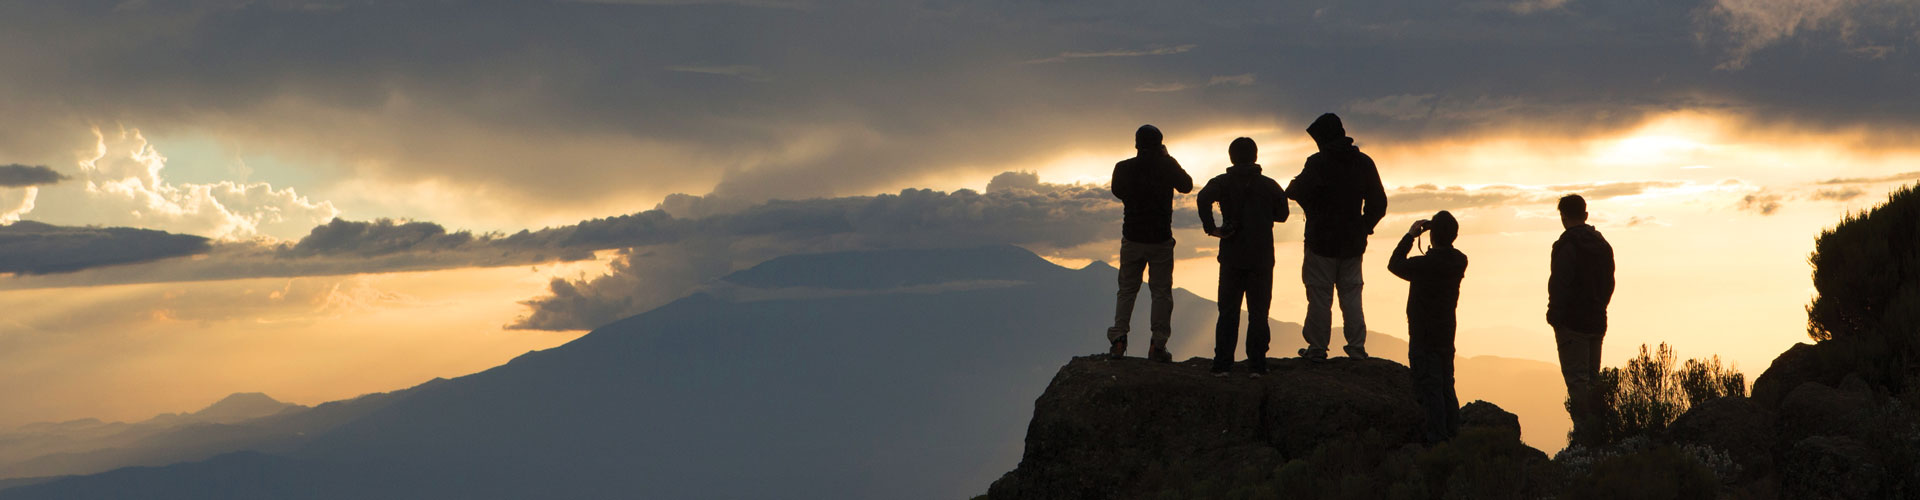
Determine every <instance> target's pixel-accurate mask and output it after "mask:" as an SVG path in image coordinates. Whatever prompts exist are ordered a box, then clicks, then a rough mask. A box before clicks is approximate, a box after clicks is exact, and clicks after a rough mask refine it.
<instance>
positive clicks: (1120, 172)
mask: <svg viewBox="0 0 1920 500" xmlns="http://www.w3.org/2000/svg"><path fill="white" fill-rule="evenodd" d="M1174 191H1179V192H1182V193H1186V192H1191V191H1193V177H1192V176H1189V175H1187V171H1186V169H1182V168H1180V162H1178V161H1174V159H1173V157H1172V156H1168V155H1167V152H1166V150H1165V149H1160V150H1158V151H1153V152H1148V151H1141V152H1140V155H1139V156H1135V157H1133V158H1128V159H1126V160H1123V161H1121V162H1120V163H1118V164H1115V165H1114V166H1113V196H1114V197H1115V198H1119V199H1120V203H1121V204H1122V205H1124V206H1125V207H1126V208H1125V210H1126V219H1125V222H1123V223H1121V225H1120V237H1122V238H1126V239H1127V240H1128V241H1133V242H1136V243H1161V242H1165V241H1168V240H1172V239H1173V192H1174Z"/></svg>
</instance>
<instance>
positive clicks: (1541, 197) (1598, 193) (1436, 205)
mask: <svg viewBox="0 0 1920 500" xmlns="http://www.w3.org/2000/svg"><path fill="white" fill-rule="evenodd" d="M1691 185H1693V184H1692V183H1690V182H1686V181H1616V182H1597V183H1584V184H1561V185H1550V186H1521V185H1491V186H1480V187H1472V188H1469V187H1464V186H1436V185H1433V184H1420V185H1415V186H1403V187H1398V188H1394V189H1392V190H1390V191H1388V192H1387V202H1388V203H1387V210H1389V211H1391V212H1395V213H1407V212H1414V213H1424V212H1435V211H1439V210H1462V209H1467V208H1479V207H1494V206H1517V205H1534V204H1551V203H1555V202H1557V201H1558V200H1559V199H1560V197H1561V196H1565V195H1568V194H1579V195H1580V196H1582V197H1584V198H1586V199H1587V200H1588V201H1599V200H1604V199H1608V198H1617V197H1621V196H1634V195H1639V194H1644V193H1647V192H1648V191H1649V190H1654V189H1673V188H1680V187H1686V186H1691Z"/></svg>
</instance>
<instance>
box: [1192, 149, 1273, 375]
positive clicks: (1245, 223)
mask: <svg viewBox="0 0 1920 500" xmlns="http://www.w3.org/2000/svg"><path fill="white" fill-rule="evenodd" d="M1258 157H1259V146H1258V145H1256V144H1254V143H1253V139H1249V138H1246V137H1241V138H1238V139H1234V140H1233V143H1232V144H1230V145H1228V146H1227V158H1228V159H1229V160H1232V161H1233V166H1230V167H1227V173H1224V174H1220V175H1218V176H1215V177H1214V178H1213V179H1212V180H1209V181H1207V186H1206V187H1204V188H1200V195H1199V196H1198V198H1199V200H1198V201H1199V205H1200V227H1201V229H1204V230H1205V231H1206V232H1207V235H1208V236H1213V237H1216V238H1220V256H1219V260H1220V296H1219V297H1218V299H1219V305H1220V319H1219V321H1218V322H1216V323H1215V324H1214V329H1213V369H1212V372H1213V375H1214V376H1217V377H1224V376H1226V375H1227V372H1228V371H1229V370H1231V369H1232V367H1233V350H1234V344H1235V343H1236V342H1235V340H1236V338H1237V336H1238V333H1239V331H1240V300H1241V297H1245V298H1246V304H1247V371H1248V373H1249V376H1252V377H1254V378H1259V377H1260V376H1261V375H1264V374H1266V373H1267V342H1268V340H1269V339H1270V338H1271V332H1270V331H1269V329H1268V327H1267V307H1268V305H1270V304H1271V303H1272V302H1273V224H1274V223H1277V222H1286V221H1287V192H1286V191H1285V190H1283V189H1281V188H1280V183H1278V182H1274V181H1273V179H1272V178H1269V177H1267V176H1266V175H1263V174H1261V173H1260V164H1258V163H1254V160H1256V159H1257V158H1258ZM1215 203H1218V204H1220V218H1221V219H1222V221H1223V222H1222V223H1221V224H1219V225H1215V224H1214V220H1213V205H1214V204H1215Z"/></svg>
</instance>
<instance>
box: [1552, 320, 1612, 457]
mask: <svg viewBox="0 0 1920 500" xmlns="http://www.w3.org/2000/svg"><path fill="white" fill-rule="evenodd" d="M1553 338H1554V342H1555V343H1557V344H1559V347H1560V375H1561V376H1562V377H1565V378H1566V380H1567V414H1568V416H1570V417H1573V434H1574V436H1575V438H1576V440H1586V439H1591V432H1592V431H1594V430H1596V429H1591V428H1590V427H1592V426H1593V425H1596V424H1597V422H1595V419H1597V418H1598V417H1599V416H1600V409H1601V408H1600V407H1601V406H1602V405H1605V404H1606V403H1605V402H1603V399H1602V397H1601V395H1600V394H1598V393H1596V392H1594V390H1593V381H1594V379H1595V378H1597V377H1599V376H1600V343H1601V340H1603V339H1604V338H1605V334H1595V333H1587V332H1579V331H1574V330H1569V329H1566V328H1560V327H1554V329H1553ZM1579 444H1585V443H1579Z"/></svg>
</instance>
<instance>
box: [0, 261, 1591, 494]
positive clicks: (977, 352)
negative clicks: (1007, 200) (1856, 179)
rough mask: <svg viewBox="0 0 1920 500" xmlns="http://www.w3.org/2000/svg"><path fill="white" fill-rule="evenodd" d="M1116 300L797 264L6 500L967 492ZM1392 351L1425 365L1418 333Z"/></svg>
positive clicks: (1202, 326) (989, 273)
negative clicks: (329, 416) (213, 445)
mask: <svg viewBox="0 0 1920 500" xmlns="http://www.w3.org/2000/svg"><path fill="white" fill-rule="evenodd" d="M1113 288H1114V275H1113V271H1112V269H1111V268H1109V267H1106V266H1104V265H1096V266H1091V267H1090V268H1088V269H1084V270H1071V269H1066V268H1062V267H1059V266H1055V265H1053V264H1051V263H1048V262H1046V261H1045V260H1043V259H1040V258H1039V257H1037V256H1034V255H1033V254H1031V253H1029V252H1027V251H1026V250H1023V249H1020V248H1017V247H1010V246H997V247H984V248H974V249H962V250H895V251H879V252H860V253H840V254H825V255H807V256H790V257H783V258H778V259H774V260H772V261H768V262H766V263H763V264H761V265H759V266H756V267H754V268H752V269H748V270H743V271H740V272H738V273H735V274H734V275H732V276H729V277H728V278H725V279H724V280H722V282H720V283H716V284H714V286H712V287H711V288H710V289H709V290H708V291H706V292H703V293H700V294H696V295H693V296H690V297H687V298H685V299H682V300H679V301H676V302H673V303H671V304H668V305H666V306H663V307H660V308H658V309H655V310H653V311H650V312H647V313H644V314H641V315H638V316H634V317H631V318H627V319H624V320H621V321H618V322H615V323H612V324H609V325H606V326H603V327H601V328H599V329H596V330H594V331H593V332H591V333H589V334H587V335H585V336H583V337H581V338H580V339H578V340H575V341H573V342H570V343H568V344H566V345H564V346H560V347H557V348H553V349H549V350H545V351H537V352H531V353H528V354H526V355H523V356H521V357H519V358H516V359H514V360H513V361H511V362H509V363H507V364H505V365H502V366H499V367H496V368H493V369H490V370H487V371H484V372H481V373H477V374H473V375H469V376H465V377H460V378H457V379H453V380H448V381H441V382H438V383H430V384H427V385H423V386H421V387H416V388H414V389H410V390H408V391H406V392H404V393H395V394H394V395H393V396H391V397H389V398H387V400H383V401H381V404H379V405H365V406H366V409H365V412H364V414H359V415H343V416H341V417H342V418H341V420H338V421H337V425H335V426H330V427H331V430H329V431H326V432H324V433H321V434H320V435H318V436H316V437H313V438H312V439H310V440H306V441H304V442H301V443H300V444H298V445H297V446H294V447H291V448H290V449H287V450H284V451H282V450H268V451H272V452H274V453H271V454H267V453H240V454H232V455H225V456H221V457H217V458H214V459H212V460H209V461H205V462H197V463H187V464H177V465H171V466H166V467H158V468H131V469H122V470H117V471H113V472H109V473H105V474H99V475H94V476H87V477H79V478H70V479H64V480H58V481H53V482H49V483H44V484H37V485H29V486H21V487H17V488H13V489H7V490H0V498H6V499H13V498H263V497H272V498H886V499H891V498H966V497H970V496H973V495H976V494H979V493H981V491H980V489H981V488H982V485H985V484H988V483H990V482H991V481H992V480H993V479H994V478H996V477H999V475H1000V474H1001V473H1003V472H1005V471H1006V470H1009V469H1011V468H1012V467H1013V466H1014V464H1015V463H1016V462H1018V461H1019V458H1020V454H1021V449H1022V444H1021V439H1022V436H1023V435H1024V433H1025V430H1026V424H1027V421H1028V419H1029V417H1030V415H1031V412H1032V410H1033V401H1034V399H1035V398H1036V397H1037V396H1039V394H1040V392H1041V391H1042V390H1043V389H1044V388H1045V387H1046V385H1047V380H1048V379H1049V378H1050V377H1052V376H1053V374H1054V373H1055V372H1056V371H1057V370H1058V368H1059V367H1060V365H1061V364H1063V363H1065V362H1066V361H1067V360H1068V359H1069V358H1070V357H1072V356H1074V355H1085V354H1089V353H1093V352H1099V351H1101V350H1103V349H1104V348H1105V340H1104V337H1103V335H1102V334H1103V332H1104V330H1105V328H1106V326H1107V324H1108V323H1109V322H1110V321H1111V316H1112V307H1113ZM1143 293H1144V291H1143ZM1179 295H1180V297H1179V301H1178V303H1177V305H1176V310H1175V320H1176V324H1175V330H1176V333H1175V335H1176V337H1179V338H1184V339H1186V341H1184V342H1177V343H1176V346H1177V347H1181V348H1180V349H1176V352H1175V354H1176V357H1179V358H1185V357H1188V356H1198V355H1204V354H1205V353H1202V352H1197V351H1199V350H1200V349H1201V348H1200V347H1197V346H1202V345H1204V346H1210V345H1211V341H1210V340H1205V341H1198V339H1202V338H1204V339H1210V338H1211V328H1212V322H1213V319H1214V313H1213V304H1212V303H1211V302H1208V301H1205V300H1204V299H1200V298H1199V297H1197V296H1194V295H1192V294H1190V293H1186V292H1185V291H1180V292H1179ZM1283 297H1284V295H1283ZM1142 302H1145V297H1142ZM1146 311H1147V307H1145V304H1144V303H1143V304H1142V307H1139V308H1138V309H1137V311H1136V312H1137V313H1138V316H1139V318H1138V319H1136V320H1135V324H1136V325H1139V326H1140V327H1141V331H1139V332H1137V335H1139V336H1140V337H1142V340H1141V341H1140V342H1137V344H1142V345H1140V346H1137V347H1136V348H1135V351H1136V352H1135V353H1133V354H1134V355H1138V354H1139V353H1140V352H1144V344H1145V342H1144V337H1145V336H1146V332H1145V331H1144V330H1145V329H1144V326H1145V325H1146V324H1147V321H1146V318H1145V315H1146ZM1373 312H1374V315H1375V318H1378V319H1376V320H1375V321H1395V320H1401V318H1402V316H1401V315H1400V313H1399V308H1398V307H1391V308H1381V307H1376V309H1375V310H1374V311H1373ZM1297 331H1298V326H1297V325H1292V324H1283V323H1275V331H1274V334H1275V335H1274V337H1275V345H1274V348H1273V350H1272V352H1271V354H1272V355H1274V356H1287V355H1291V354H1292V352H1293V350H1294V349H1297V348H1298V347H1299V345H1300V344H1299V336H1298V334H1297ZM1369 342H1370V345H1369V349H1370V350H1371V351H1373V352H1374V353H1375V354H1376V355H1380V356H1383V357H1388V358H1391V359H1404V355H1405V349H1406V347H1405V343H1404V342H1403V341H1401V340H1400V339H1395V338H1392V337H1387V336H1383V335H1375V336H1374V337H1373V338H1372V339H1371V340H1369ZM1460 371H1461V375H1460V378H1461V381H1462V384H1463V390H1462V394H1461V396H1462V400H1471V399H1474V398H1484V399H1493V398H1488V397H1485V396H1476V395H1474V394H1475V392H1474V389H1473V388H1470V387H1464V386H1465V385H1467V384H1470V383H1492V384H1497V385H1501V386H1503V391H1506V392H1514V391H1527V390H1529V389H1528V388H1532V389H1531V390H1534V391H1547V392H1550V393H1551V395H1550V396H1545V397H1546V398H1549V399H1547V400H1546V401H1544V402H1543V403H1544V404H1545V405H1550V406H1551V407H1552V408H1554V409H1555V410H1556V411H1557V409H1558V405H1559V398H1560V397H1562V395H1561V394H1560V393H1558V392H1553V391H1557V390H1558V389H1557V388H1556V386H1557V384H1558V383H1559V382H1558V378H1557V372H1556V371H1555V369H1554V367H1553V365H1550V364H1546V363H1539V362H1532V361H1520V360H1490V359H1482V358H1474V359H1470V360H1465V361H1462V362H1461V365H1460ZM1482 373H1484V375H1480V374H1482ZM1516 374H1518V375H1516ZM1476 380H1484V381H1485V382H1474V381H1476ZM1534 397H1535V398H1539V397H1541V396H1534ZM1495 401H1496V402H1497V403H1500V404H1502V405H1507V407H1508V408H1510V409H1514V410H1515V411H1516V412H1517V413H1522V415H1523V419H1526V418H1527V417H1526V415H1525V413H1524V412H1526V411H1527V408H1524V407H1517V406H1523V405H1515V404H1513V403H1509V402H1507V401H1502V400H1495ZM320 408H326V405H322V406H321V407H317V408H315V409H314V410H308V411H306V412H293V413H290V414H289V416H294V415H301V414H310V413H313V412H314V411H317V410H319V409H320ZM270 418H277V417H270ZM1562 418H1563V417H1562ZM1562 429H1564V427H1563V428H1562ZM1543 432H1545V433H1548V434H1547V435H1552V434H1551V433H1552V432H1554V431H1552V430H1542V429H1539V428H1537V427H1530V428H1529V429H1528V431H1527V433H1528V434H1530V435H1533V436H1540V435H1542V433H1543ZM1556 447H1557V445H1556Z"/></svg>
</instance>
